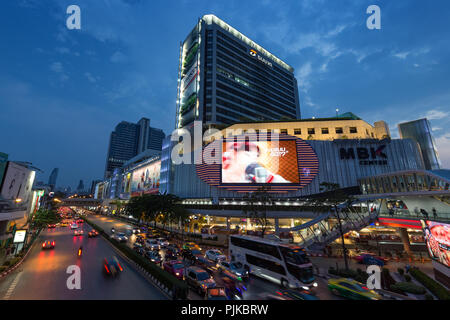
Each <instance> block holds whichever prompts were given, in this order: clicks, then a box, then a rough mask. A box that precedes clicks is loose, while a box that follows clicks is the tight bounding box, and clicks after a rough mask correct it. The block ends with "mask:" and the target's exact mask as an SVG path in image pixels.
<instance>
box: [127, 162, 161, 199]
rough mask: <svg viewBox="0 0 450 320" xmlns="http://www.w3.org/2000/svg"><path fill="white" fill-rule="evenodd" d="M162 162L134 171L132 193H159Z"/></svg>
mask: <svg viewBox="0 0 450 320" xmlns="http://www.w3.org/2000/svg"><path fill="white" fill-rule="evenodd" d="M160 171H161V160H158V161H155V162H152V163H150V164H147V165H145V166H142V167H140V168H138V169H136V170H134V171H133V177H132V179H131V192H132V193H135V192H141V191H142V192H144V193H158V192H159V179H160Z"/></svg>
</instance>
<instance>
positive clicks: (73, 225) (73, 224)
mask: <svg viewBox="0 0 450 320" xmlns="http://www.w3.org/2000/svg"><path fill="white" fill-rule="evenodd" d="M70 229H78V225H77V224H76V223H72V224H71V225H70Z"/></svg>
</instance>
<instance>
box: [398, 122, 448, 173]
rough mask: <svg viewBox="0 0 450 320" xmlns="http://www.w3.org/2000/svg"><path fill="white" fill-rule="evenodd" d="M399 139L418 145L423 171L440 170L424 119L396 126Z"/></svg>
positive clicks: (427, 125) (437, 157)
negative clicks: (409, 140) (423, 166)
mask: <svg viewBox="0 0 450 320" xmlns="http://www.w3.org/2000/svg"><path fill="white" fill-rule="evenodd" d="M398 131H399V134H400V138H402V139H411V140H414V141H415V142H417V143H418V144H419V147H420V151H421V153H422V158H423V162H424V164H425V169H427V170H437V169H440V161H439V155H438V152H437V149H436V144H435V142H434V139H433V135H432V129H431V125H430V122H429V121H428V120H427V119H426V118H423V119H418V120H414V121H409V122H403V123H399V124H398Z"/></svg>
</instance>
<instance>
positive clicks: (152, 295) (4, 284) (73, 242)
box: [0, 224, 166, 300]
mask: <svg viewBox="0 0 450 320" xmlns="http://www.w3.org/2000/svg"><path fill="white" fill-rule="evenodd" d="M81 228H82V229H83V230H84V233H85V236H82V237H81V236H78V237H75V236H73V231H72V230H70V228H69V227H57V228H55V229H47V230H43V231H42V232H41V234H40V236H39V238H38V239H37V240H36V242H35V245H34V246H33V248H32V249H31V252H30V253H29V255H28V256H27V258H26V259H25V261H24V262H23V264H22V265H21V266H20V267H19V268H17V269H16V270H15V271H14V272H12V273H11V274H9V275H7V276H6V277H4V278H3V279H0V299H5V300H6V299H10V300H15V299H24V300H27V299H33V300H34V299H38V300H84V299H86V300H88V299H89V300H92V299H101V300H116V299H129V300H163V299H166V296H165V295H163V294H162V293H161V291H159V289H157V288H156V287H154V286H153V285H152V284H151V283H150V282H148V281H147V280H146V279H145V278H144V277H143V276H142V275H141V274H140V273H139V272H137V271H136V270H135V269H134V268H133V267H132V266H130V265H129V264H128V263H127V262H126V261H125V260H124V259H122V258H121V257H120V256H119V255H118V254H117V253H116V252H115V251H114V249H113V248H112V247H111V245H110V244H109V243H108V242H107V241H106V240H105V239H103V238H102V237H100V236H99V237H97V238H88V237H87V233H88V231H90V230H91V228H90V227H89V226H88V225H87V224H84V225H83V226H82V227H81ZM47 239H48V240H55V243H56V245H55V248H54V249H51V250H42V248H41V244H42V243H43V241H44V240H47ZM80 245H83V255H82V257H81V258H78V257H77V250H78V248H79V247H80ZM113 255H115V256H117V257H118V259H119V261H120V263H121V264H122V266H123V267H124V271H123V272H122V273H121V274H120V275H119V277H118V278H115V279H111V278H108V277H106V276H105V275H104V274H103V273H102V259H103V258H104V257H110V256H113ZM70 265H77V266H79V267H80V269H81V289H80V290H77V289H74V290H69V289H68V288H67V285H66V282H67V279H68V277H69V276H70V274H67V273H66V270H67V267H68V266H70Z"/></svg>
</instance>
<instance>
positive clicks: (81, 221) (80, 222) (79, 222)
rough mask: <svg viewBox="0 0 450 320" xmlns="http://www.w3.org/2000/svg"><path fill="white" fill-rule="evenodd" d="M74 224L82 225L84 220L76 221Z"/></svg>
mask: <svg viewBox="0 0 450 320" xmlns="http://www.w3.org/2000/svg"><path fill="white" fill-rule="evenodd" d="M76 222H77V223H78V224H82V223H83V222H84V220H83V219H78V220H77V221H76Z"/></svg>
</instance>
